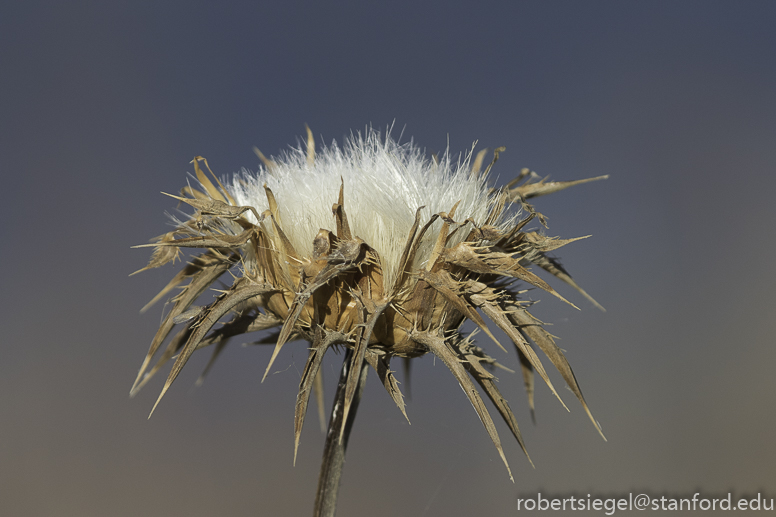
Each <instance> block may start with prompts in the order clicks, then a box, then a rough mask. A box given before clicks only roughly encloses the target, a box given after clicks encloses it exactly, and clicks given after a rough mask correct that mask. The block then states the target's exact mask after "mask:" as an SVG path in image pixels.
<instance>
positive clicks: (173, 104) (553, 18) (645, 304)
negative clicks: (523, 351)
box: [0, 1, 776, 517]
mask: <svg viewBox="0 0 776 517" xmlns="http://www.w3.org/2000/svg"><path fill="white" fill-rule="evenodd" d="M775 22H776V4H773V3H772V2H755V1H750V2H717V1H703V2H692V1H687V2H657V1H655V2H558V1H542V2H519V1H515V2H477V3H474V2H471V3H465V2H457V1H453V2H402V1H396V2H390V3H388V2H370V1H359V2H355V1H353V2H331V3H301V2H294V1H287V2H283V3H282V4H281V2H272V3H270V2H263V3H259V2H223V3H220V4H217V3H213V2H185V3H184V2H174V1H173V2H164V3H161V2H89V1H83V2H70V3H63V2H47V1H41V2H35V1H30V2H6V3H5V4H4V5H3V6H2V7H0V69H1V70H2V74H1V75H0V93H1V95H0V147H1V148H2V166H3V169H4V171H5V172H4V174H3V178H4V182H5V188H4V189H3V191H4V192H5V193H6V195H4V196H3V203H2V204H0V211H2V220H3V221H4V224H2V225H0V242H2V243H3V246H2V250H3V253H2V254H1V255H0V261H1V262H2V271H3V284H4V287H3V292H2V295H0V296H2V312H0V324H1V325H2V326H1V327H0V328H2V331H3V334H4V336H3V346H2V351H1V352H0V354H2V357H1V358H0V393H1V394H2V395H0V414H2V415H3V423H2V425H0V491H1V492H2V494H0V510H2V512H0V513H3V514H4V515H14V516H19V517H25V516H48V515H57V516H60V517H65V516H71V515H72V516H79V517H83V516H103V515H111V516H116V517H121V516H136V515H140V514H141V513H142V514H144V515H150V516H157V515H158V516H175V515H187V516H188V517H196V516H210V515H230V516H242V515H245V516H247V515H305V514H308V513H310V512H311V509H312V503H313V499H314V490H315V484H316V478H317V473H318V466H319V461H320V455H321V451H322V444H323V437H322V436H321V434H320V432H319V431H318V430H317V429H316V426H315V425H314V424H315V422H314V419H309V421H308V426H307V427H306V428H305V430H304V433H303V436H302V443H301V446H300V451H299V459H298V461H297V465H296V467H293V466H292V456H293V408H294V400H295V396H296V387H297V384H298V382H299V378H300V375H301V370H302V369H303V367H304V361H305V357H306V351H305V348H304V345H303V344H302V343H297V344H295V345H293V346H287V347H285V348H284V350H283V352H282V353H281V355H280V357H279V358H278V360H277V361H276V363H275V371H276V373H274V374H273V375H271V376H270V377H269V378H268V380H267V381H266V382H264V383H263V384H261V383H260V379H261V375H262V373H263V371H264V368H265V367H266V364H267V361H268V360H269V355H270V349H268V348H263V347H251V348H242V347H240V346H239V343H235V344H234V345H233V346H231V347H229V348H227V350H226V351H225V353H224V356H223V358H222V360H221V361H220V362H219V363H217V364H216V365H215V367H214V369H213V371H212V373H211V375H210V376H209V378H208V379H207V381H206V383H205V385H204V386H202V387H201V388H196V387H194V381H195V379H196V377H197V376H198V374H199V372H200V371H201V368H202V367H203V366H204V364H205V362H206V360H207V356H208V354H202V355H201V356H199V357H197V356H196V355H195V357H194V359H193V360H192V361H191V363H190V366H188V367H187V369H186V370H187V371H184V373H183V374H182V375H181V377H180V378H179V380H178V381H177V382H176V384H175V385H174V386H173V388H172V390H171V391H170V393H169V394H168V395H167V396H166V397H165V399H164V401H163V402H162V403H161V404H160V406H159V408H158V409H157V411H156V413H155V414H154V416H153V418H151V419H150V420H146V417H147V415H148V412H149V411H150V409H151V407H152V405H153V402H154V400H155V399H156V396H157V394H158V392H159V389H160V388H161V381H162V379H159V380H158V381H157V382H156V383H151V384H150V385H149V386H147V388H146V389H145V390H144V391H143V392H141V393H140V394H139V395H138V396H137V397H135V398H134V399H129V397H128V392H129V388H130V386H131V384H132V381H133V380H134V377H135V374H136V373H137V368H138V367H139V365H140V362H141V360H142V357H143V356H144V354H145V353H146V351H147V348H148V344H149V343H150V340H151V338H152V336H153V334H154V332H155V329H156V327H157V325H158V323H159V320H160V317H161V307H156V308H154V309H152V310H151V311H149V312H148V313H146V314H142V315H140V314H139V312H138V311H139V309H140V307H142V306H143V305H144V304H145V303H146V301H148V300H149V299H150V298H151V297H152V296H153V295H154V294H155V293H156V292H157V291H158V290H159V289H160V288H161V287H162V286H163V285H164V284H165V283H166V282H167V280H168V278H169V277H170V276H172V275H173V274H174V271H175V270H176V269H175V268H174V267H173V266H169V267H166V268H163V269H161V270H155V271H151V272H147V273H144V274H142V275H138V276H133V277H131V278H129V277H128V276H127V275H128V274H129V273H131V272H132V271H135V270H137V269H139V268H140V267H142V266H143V265H145V263H146V261H147V259H148V252H147V251H146V250H133V249H130V246H131V245H134V244H140V243H143V242H146V241H147V239H148V238H150V237H152V236H155V235H158V234H160V233H162V232H164V231H166V228H167V219H166V217H165V215H164V214H165V211H167V210H170V209H172V208H173V205H172V204H171V203H170V200H169V199H168V198H166V197H165V196H162V195H161V194H160V191H165V192H174V191H176V190H177V189H179V188H180V187H181V186H182V185H183V184H184V182H185V180H186V178H187V173H188V172H191V171H192V169H191V166H190V165H189V161H190V160H191V158H192V157H193V156H195V155H202V156H205V157H207V159H208V161H209V163H210V164H211V166H212V167H213V169H214V170H215V171H216V172H217V173H218V174H221V175H230V174H231V173H233V172H236V171H238V170H240V169H241V168H242V167H248V168H252V169H256V168H257V166H258V160H257V158H256V157H255V155H254V154H253V153H252V151H251V148H252V147H253V146H258V147H259V148H260V149H262V151H264V153H265V154H268V155H271V154H277V153H279V152H280V151H282V150H284V149H286V148H288V146H289V145H294V144H296V142H297V139H298V138H300V137H301V136H302V135H303V134H304V124H305V123H306V124H309V125H310V127H311V128H312V129H313V131H314V133H315V135H316V137H317V140H318V142H319V143H321V142H331V141H332V140H334V139H336V140H337V141H340V142H341V141H342V139H343V137H344V136H346V135H348V134H349V133H350V131H351V130H360V129H363V128H364V127H366V126H367V125H370V124H371V125H373V126H375V127H378V128H384V127H386V126H387V125H389V124H392V123H393V124H395V127H396V128H397V129H402V130H403V134H404V138H405V139H408V138H410V137H412V138H413V139H414V141H415V142H416V143H417V144H418V145H420V146H422V147H425V148H426V149H428V151H429V152H438V151H442V150H444V148H445V147H446V146H447V145H448V143H449V145H450V148H451V150H452V151H454V152H457V151H464V150H467V149H468V148H469V147H470V146H471V144H472V142H473V141H475V140H477V141H479V145H480V146H481V147H491V148H493V147H496V146H501V145H503V146H506V147H507V152H506V153H504V154H502V156H501V159H500V160H499V162H498V164H497V166H496V169H495V172H496V173H497V174H498V176H499V178H500V181H502V182H503V181H508V180H509V179H510V178H511V177H513V176H514V175H515V174H516V173H517V172H518V171H519V170H520V169H521V168H522V167H530V168H531V169H533V170H535V171H537V172H538V173H539V174H541V175H543V176H545V175H549V176H550V177H551V178H552V179H558V180H562V179H577V178H584V177H589V176H597V175H601V174H609V175H610V179H609V180H607V181H605V182H598V183H593V184H587V185H583V186H580V187H577V188H575V189H572V190H567V191H564V192H562V193H558V194H555V195H553V196H551V197H547V198H539V199H537V200H536V206H537V208H538V209H539V210H541V211H542V212H543V213H545V214H546V215H547V216H548V217H549V225H550V230H549V232H550V233H551V234H552V235H560V236H562V237H574V236H580V235H587V234H592V236H593V237H592V238H590V239H587V240H583V241H580V242H577V243H574V244H572V245H569V246H568V247H566V248H563V249H562V250H559V252H558V255H559V256H560V257H561V258H562V259H563V263H564V265H566V266H567V268H568V269H569V271H570V272H571V273H572V275H573V276H574V277H575V279H577V280H578V282H579V283H580V284H582V286H583V287H585V288H586V289H587V290H588V292H590V293H591V294H592V295H593V296H595V297H596V298H597V299H598V300H599V301H600V302H601V303H602V304H603V305H604V306H605V307H606V308H607V309H608V311H607V312H606V313H601V312H599V311H597V310H596V309H595V308H594V307H592V306H591V305H590V304H589V303H587V302H586V301H585V300H584V299H582V298H581V297H579V296H576V295H575V294H574V292H573V291H571V290H569V289H565V288H564V287H563V286H558V289H559V291H560V292H561V293H562V294H563V295H564V296H566V297H568V298H569V299H571V300H572V301H574V302H575V303H577V305H579V306H580V307H581V308H582V311H579V312H578V311H574V310H573V309H571V308H569V307H566V306H564V305H562V304H561V303H560V302H557V301H556V300H553V299H549V298H548V297H544V298H545V299H544V300H543V301H542V302H541V303H540V304H539V306H538V307H537V310H536V312H537V315H538V316H539V317H541V318H542V319H544V320H546V321H550V322H553V323H554V326H553V327H552V329H551V330H552V332H553V334H555V335H557V336H559V337H560V338H562V339H561V341H560V344H561V346H562V347H563V348H564V349H565V350H566V351H567V356H568V358H569V360H570V362H571V364H572V365H573V367H574V368H575V372H576V374H577V378H578V380H579V382H580V384H581V386H582V389H583V391H584V393H585V395H586V398H587V400H588V403H589V404H590V407H591V408H592V410H593V412H594V414H595V416H596V417H597V419H598V420H599V421H600V423H601V425H602V427H603V429H604V432H605V433H606V435H607V437H608V439H609V441H608V442H606V443H605V442H603V441H602V440H601V439H600V437H599V436H598V435H597V433H596V431H595V429H594V428H593V426H592V425H590V423H589V422H588V421H587V420H586V416H585V414H584V412H583V411H582V409H581V407H580V406H579V405H578V404H577V403H576V402H575V400H574V399H573V396H572V394H571V393H569V392H565V393H563V392H562V393H561V395H562V396H563V397H564V400H565V401H566V402H567V404H568V405H569V408H570V410H571V412H570V413H567V412H566V411H565V410H564V409H563V408H562V407H561V406H560V405H559V404H558V403H557V401H556V400H553V397H552V395H551V394H550V393H549V390H548V389H547V388H546V387H544V386H537V401H536V406H537V415H536V417H537V423H536V425H535V426H534V425H533V424H532V423H531V419H530V415H529V412H528V410H527V408H526V404H525V396H524V393H523V389H522V380H521V379H520V377H519V374H515V375H510V374H507V373H506V372H504V373H501V374H500V375H499V377H500V388H501V390H502V392H503V393H504V394H505V395H506V396H507V398H508V399H509V400H510V402H511V405H512V407H513V409H514V410H515V412H516V413H517V416H518V420H519V422H520V424H521V428H522V430H523V434H524V437H525V439H526V442H527V446H528V449H529V452H530V453H531V457H532V459H533V461H534V463H535V464H536V469H532V468H531V467H530V465H529V464H528V462H527V461H525V458H524V457H523V455H522V453H521V451H520V449H519V447H518V446H517V444H516V443H513V441H512V440H511V439H510V436H509V433H508V430H507V428H506V426H504V425H502V424H498V425H499V427H498V430H499V432H500V434H501V436H502V440H503V442H504V443H505V450H506V454H507V458H508V459H509V461H510V464H511V466H512V470H513V472H514V474H515V483H514V484H513V483H511V482H510V481H509V478H508V476H507V474H506V471H505V469H504V467H503V465H502V464H501V461H500V459H499V457H498V454H497V453H496V451H495V449H494V448H493V446H492V444H491V443H490V441H489V439H488V437H487V435H486V433H485V431H484V430H483V429H482V426H481V424H480V422H479V421H478V419H477V416H476V414H475V413H474V411H473V410H472V408H471V406H470V404H469V403H468V402H467V400H466V398H465V397H464V395H463V393H462V392H461V390H460V389H459V388H458V387H457V385H456V383H455V380H454V379H453V377H452V376H451V375H450V374H449V372H448V371H447V369H446V368H445V367H444V366H443V365H442V364H441V363H439V362H436V363H435V362H434V361H433V360H432V358H430V357H428V358H425V359H421V360H418V361H416V362H415V367H414V370H413V379H412V397H411V400H410V401H409V404H408V408H407V412H408V415H409V417H410V420H411V422H412V425H408V424H407V423H406V421H405V420H404V418H403V417H402V415H401V414H400V413H399V411H398V410H397V409H396V408H395V406H393V405H392V402H391V401H390V399H389V398H388V397H387V396H386V394H385V393H384V391H383V389H382V387H381V386H380V385H379V384H378V382H377V381H375V379H370V381H369V382H368V384H367V389H366V391H365V395H364V401H363V403H362V406H361V409H360V411H359V415H358V416H359V418H358V420H357V422H356V425H355V427H354V431H353V436H352V439H351V444H350V449H349V451H348V461H347V464H346V468H345V473H344V477H343V481H342V489H341V496H340V497H341V499H340V511H339V513H338V515H341V516H348V515H367V514H368V515H375V516H382V515H385V516H389V515H424V516H447V515H473V514H474V513H475V512H477V513H482V514H489V515H512V514H513V512H514V511H515V506H516V499H517V497H520V496H521V495H523V496H529V497H530V496H535V494H536V492H538V491H541V492H542V493H543V494H562V495H563V494H566V495H568V494H572V493H573V494H582V495H586V494H588V493H592V494H598V495H610V496H613V495H622V494H627V493H628V492H630V491H646V492H651V493H653V494H663V493H665V494H675V495H686V494H692V493H693V492H695V491H701V492H703V493H705V494H710V495H712V494H724V493H727V492H728V491H733V492H734V493H735V494H738V495H744V494H753V493H756V492H758V491H763V492H765V493H766V494H769V495H770V497H776V475H775V474H774V469H773V465H774V464H776V445H774V441H773V439H772V435H773V429H774V427H776V411H775V410H774V408H776V380H774V379H776V377H774V375H773V365H774V364H776V349H774V339H773V336H774V335H775V334H776V318H774V314H775V313H774V301H773V300H774V298H773V292H774V288H776V273H775V272H774V269H773V266H772V265H771V266H768V264H772V260H773V259H772V257H773V255H774V252H775V251H776V241H775V240H774V239H773V235H774V230H773V228H774V227H776V215H775V212H774V208H773V202H772V201H769V200H768V196H769V195H770V193H773V192H774V191H775V190H776V174H774V171H775V170H776V146H775V145H774V135H776V102H774V98H775V97H776V66H774V55H776V32H774V30H773V27H774V23H775ZM483 345H484V346H485V347H486V348H487V347H488V346H489V345H487V344H486V343H483ZM492 352H493V353H494V355H496V357H497V358H499V359H500V360H503V362H504V363H505V364H507V365H509V366H513V367H516V366H517V363H516V360H515V358H514V356H508V355H499V354H501V352H500V351H498V350H492ZM337 359H338V357H336V356H334V355H333V354H332V355H331V357H330V358H329V360H328V361H327V362H326V364H325V374H326V382H327V388H328V395H329V398H330V397H331V395H332V393H333V385H334V382H335V379H336V375H337V369H338V363H337ZM552 378H553V380H554V381H555V382H556V385H560V384H562V380H561V379H560V376H559V375H554V376H553V377H552ZM400 380H402V379H401V378H400ZM405 386H406V383H405ZM327 403H328V402H327Z"/></svg>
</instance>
